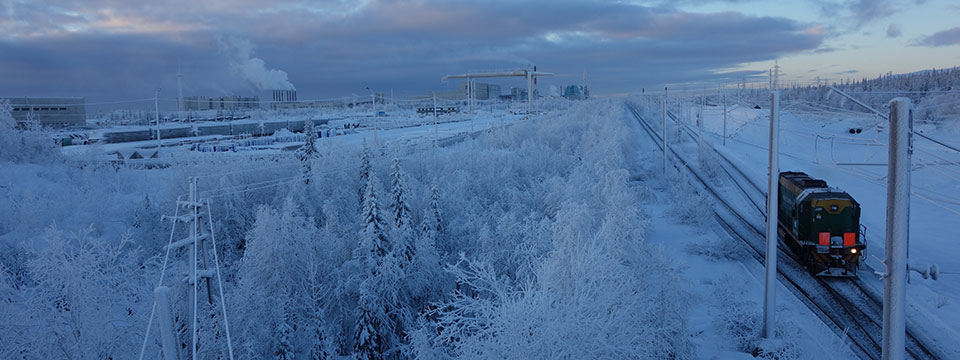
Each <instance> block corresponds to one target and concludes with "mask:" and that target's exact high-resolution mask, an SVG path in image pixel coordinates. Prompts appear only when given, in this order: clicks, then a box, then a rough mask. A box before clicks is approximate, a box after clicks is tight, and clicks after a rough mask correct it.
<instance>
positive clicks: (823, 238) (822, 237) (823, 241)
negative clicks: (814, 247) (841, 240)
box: [820, 232, 830, 246]
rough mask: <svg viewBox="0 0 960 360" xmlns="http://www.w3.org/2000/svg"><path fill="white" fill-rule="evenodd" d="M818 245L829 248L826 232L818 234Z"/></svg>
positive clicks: (828, 238) (828, 237) (828, 234)
mask: <svg viewBox="0 0 960 360" xmlns="http://www.w3.org/2000/svg"><path fill="white" fill-rule="evenodd" d="M820 245H822V246H830V233H828V232H822V233H820Z"/></svg>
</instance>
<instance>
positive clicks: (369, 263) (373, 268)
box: [355, 172, 392, 275]
mask: <svg viewBox="0 0 960 360" xmlns="http://www.w3.org/2000/svg"><path fill="white" fill-rule="evenodd" d="M365 177H366V179H367V181H366V186H365V187H364V192H363V197H362V201H363V208H362V210H361V213H360V226H361V230H360V243H359V246H358V247H357V253H356V254H355V256H356V257H358V258H360V259H361V262H362V263H363V266H364V268H365V269H366V270H367V273H369V274H371V275H376V274H377V273H379V272H380V268H381V267H383V266H384V263H385V261H386V257H387V256H388V255H389V254H390V251H391V250H392V247H391V244H390V240H389V239H388V238H387V233H386V232H387V226H386V223H385V222H384V220H383V217H382V215H381V213H380V203H379V200H377V190H376V183H377V179H376V176H375V175H373V174H371V173H369V172H368V173H366V176H365Z"/></svg>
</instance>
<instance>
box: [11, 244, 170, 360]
mask: <svg viewBox="0 0 960 360" xmlns="http://www.w3.org/2000/svg"><path fill="white" fill-rule="evenodd" d="M144 269H147V270H148V271H146V272H144ZM154 270H155V266H154V264H144V263H141V262H140V261H139V257H138V254H137V249H136V248H135V247H133V245H132V242H131V239H129V238H124V239H122V240H121V242H120V246H115V245H112V244H109V243H107V242H105V241H103V240H101V239H98V238H95V237H92V236H90V234H89V231H86V232H82V233H77V234H64V233H63V232H62V231H60V230H58V229H57V228H56V227H53V226H51V227H48V228H47V229H46V231H45V232H44V235H43V237H42V241H41V242H40V243H38V244H37V246H36V249H35V250H34V251H33V252H32V253H31V254H30V260H29V261H28V262H27V274H26V276H27V277H28V278H29V281H28V282H27V283H26V284H22V285H21V288H20V290H21V293H20V296H19V297H15V299H17V301H15V302H12V303H11V304H7V306H11V307H12V309H13V310H15V311H16V312H18V313H20V315H19V316H18V317H19V319H18V321H19V322H18V323H14V324H7V325H8V326H9V325H16V326H18V327H20V328H19V329H18V330H17V331H11V332H9V333H7V332H6V331H4V336H3V338H2V339H0V340H2V341H0V342H2V343H3V345H0V347H2V348H6V349H7V350H12V349H11V348H13V349H15V350H16V352H17V354H16V355H15V356H14V357H16V358H21V357H22V358H35V359H36V358H48V359H49V358H63V359H66V358H81V359H106V358H115V359H116V358H133V357H135V356H136V351H137V350H138V346H139V344H140V340H141V339H140V338H139V337H138V336H137V334H140V332H141V331H142V330H143V324H145V323H146V318H147V316H148V314H149V313H150V310H149V306H150V304H152V300H153V297H152V292H150V291H149V289H150V288H151V287H150V285H149V283H148V282H147V278H148V277H153V275H154V274H156V273H155V272H154ZM7 335H10V337H7Z"/></svg>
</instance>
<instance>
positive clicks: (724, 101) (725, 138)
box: [722, 94, 727, 146]
mask: <svg viewBox="0 0 960 360" xmlns="http://www.w3.org/2000/svg"><path fill="white" fill-rule="evenodd" d="M722 101H723V146H727V94H723V100H722Z"/></svg>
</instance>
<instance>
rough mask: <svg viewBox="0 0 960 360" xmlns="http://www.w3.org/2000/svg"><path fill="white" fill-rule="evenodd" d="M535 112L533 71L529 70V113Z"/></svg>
mask: <svg viewBox="0 0 960 360" xmlns="http://www.w3.org/2000/svg"><path fill="white" fill-rule="evenodd" d="M532 113H533V73H532V72H531V71H530V70H527V114H532Z"/></svg>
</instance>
